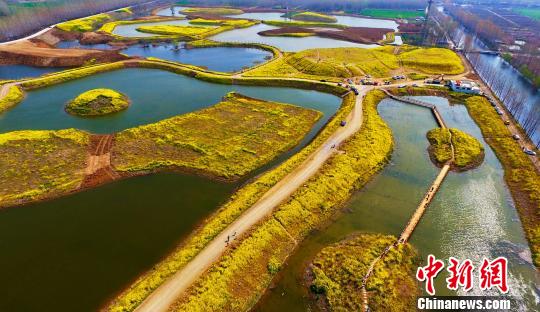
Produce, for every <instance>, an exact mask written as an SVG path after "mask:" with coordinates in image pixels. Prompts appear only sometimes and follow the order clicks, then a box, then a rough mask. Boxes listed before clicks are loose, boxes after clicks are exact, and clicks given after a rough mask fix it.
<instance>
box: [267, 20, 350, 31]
mask: <svg viewBox="0 0 540 312" xmlns="http://www.w3.org/2000/svg"><path fill="white" fill-rule="evenodd" d="M263 23H264V24H266V25H270V26H277V27H305V28H309V27H326V28H338V29H345V28H347V26H345V25H341V24H335V23H325V22H306V21H263Z"/></svg>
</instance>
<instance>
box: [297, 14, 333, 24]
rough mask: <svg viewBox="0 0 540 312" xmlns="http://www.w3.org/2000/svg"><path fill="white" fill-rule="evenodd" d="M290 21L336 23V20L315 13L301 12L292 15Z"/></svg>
mask: <svg viewBox="0 0 540 312" xmlns="http://www.w3.org/2000/svg"><path fill="white" fill-rule="evenodd" d="M291 19H293V20H298V21H306V22H321V23H337V18H335V17H333V16H328V15H326V14H321V13H315V12H302V13H298V14H293V15H292V16H291Z"/></svg>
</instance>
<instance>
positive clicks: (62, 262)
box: [0, 174, 236, 312]
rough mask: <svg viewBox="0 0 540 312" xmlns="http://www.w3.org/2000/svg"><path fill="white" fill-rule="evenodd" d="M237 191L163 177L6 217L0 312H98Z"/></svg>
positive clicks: (0, 217) (4, 213) (0, 218)
mask: <svg viewBox="0 0 540 312" xmlns="http://www.w3.org/2000/svg"><path fill="white" fill-rule="evenodd" d="M235 186H236V185H234V184H222V183H216V182H211V181H208V180H206V179H202V178H197V177H190V176H183V175H174V174H158V175H153V176H147V177H139V178H133V179H129V180H125V181H120V182H116V183H113V184H109V185H105V186H103V187H100V188H98V189H94V190H89V191H85V192H82V193H78V194H74V195H71V196H68V197H64V198H60V199H57V200H54V201H50V202H43V203H39V204H34V205H29V206H25V207H19V208H11V209H6V210H1V211H0V249H1V250H2V256H1V257H0V276H1V279H2V283H0V293H2V296H1V298H2V299H1V300H0V311H10V312H12V311H70V312H73V311H96V310H97V309H98V308H99V307H100V306H101V305H102V304H104V303H105V302H106V301H107V300H108V299H109V298H110V297H111V296H113V295H114V294H116V293H117V292H119V291H120V290H121V289H122V288H123V287H125V286H126V284H129V282H130V281H133V280H134V279H135V278H136V277H137V276H138V275H139V274H141V273H142V272H144V271H146V270H148V269H150V268H151V267H152V266H153V265H154V264H156V263H157V262H158V261H159V260H160V259H161V258H162V257H163V256H164V255H166V254H167V253H168V252H169V251H170V250H171V249H172V248H174V247H175V246H176V245H177V244H178V243H179V242H180V241H181V240H182V238H184V237H186V235H188V234H189V233H190V232H191V231H192V230H193V227H194V226H195V225H196V224H197V223H198V222H200V220H202V219H204V218H205V217H206V216H208V215H209V214H210V213H211V212H212V211H213V210H214V209H215V208H216V207H217V206H219V205H220V204H221V203H223V202H224V201H226V200H227V199H228V197H229V196H230V194H231V193H232V191H233V189H234V187H235Z"/></svg>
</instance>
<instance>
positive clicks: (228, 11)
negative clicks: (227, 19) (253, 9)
mask: <svg viewBox="0 0 540 312" xmlns="http://www.w3.org/2000/svg"><path fill="white" fill-rule="evenodd" d="M182 13H184V14H210V15H239V14H242V13H244V11H242V10H240V9H233V8H185V9H184V10H182Z"/></svg>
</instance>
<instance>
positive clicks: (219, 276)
mask: <svg viewBox="0 0 540 312" xmlns="http://www.w3.org/2000/svg"><path fill="white" fill-rule="evenodd" d="M383 98H384V94H383V93H382V92H380V91H374V92H372V93H370V94H369V95H368V96H366V98H365V100H364V108H363V109H364V123H363V125H362V129H361V131H359V132H358V133H357V134H355V135H354V136H353V137H351V138H350V139H349V140H348V141H347V142H346V143H344V144H343V146H342V147H340V149H341V150H343V151H344V153H336V154H335V155H334V156H332V157H331V158H330V159H329V160H328V162H327V163H326V164H325V165H324V166H323V167H322V168H321V170H320V171H319V172H318V173H317V174H316V175H315V176H314V177H312V178H311V179H310V180H309V181H308V182H307V183H306V184H305V185H304V187H302V188H300V189H298V190H297V191H296V192H295V193H294V194H293V195H292V196H291V198H290V200H289V201H287V202H285V203H283V204H281V205H280V206H279V207H278V208H276V210H275V211H274V213H273V214H272V216H271V217H269V218H268V219H266V220H265V221H262V222H261V223H260V224H259V225H258V226H257V227H255V228H254V229H253V230H252V231H251V233H249V234H248V235H246V236H245V237H243V238H241V240H240V241H239V242H238V243H237V245H236V246H235V248H233V249H231V250H229V251H228V252H227V253H226V254H225V255H224V256H222V258H221V260H220V261H219V262H217V263H215V264H214V265H213V266H212V267H211V268H210V269H209V271H208V272H207V273H205V274H204V275H203V276H202V277H201V278H200V279H198V281H197V282H196V283H195V284H194V285H193V286H192V287H191V289H190V290H189V291H188V292H186V294H185V295H184V296H183V297H182V298H180V299H179V301H178V302H177V303H176V305H175V307H174V310H177V311H211V310H212V311H229V310H234V311H245V310H248V309H249V308H250V307H251V306H252V305H253V304H254V303H255V302H256V301H257V299H258V298H259V296H260V295H261V294H262V292H264V290H265V289H266V287H268V285H269V283H270V281H271V279H272V278H273V277H274V276H275V274H276V273H277V271H278V270H279V267H280V266H281V265H282V264H283V263H284V261H285V260H286V258H287V257H288V256H289V255H290V254H291V253H292V252H293V251H294V249H295V247H296V241H301V240H302V239H303V238H305V237H306V235H308V234H309V232H310V231H312V230H314V229H316V228H317V227H320V226H323V225H324V224H325V223H326V222H328V221H329V219H330V218H331V216H333V215H334V214H335V213H336V212H337V211H339V207H340V204H342V203H343V202H345V201H346V200H347V199H348V198H349V196H350V194H351V193H352V192H353V191H354V190H355V189H358V188H360V187H362V186H363V185H365V183H367V182H368V181H369V180H370V179H371V178H372V177H373V175H375V174H376V173H377V172H378V171H379V170H380V169H381V168H383V167H384V165H385V164H386V162H387V161H388V158H389V156H390V153H391V151H392V135H391V130H390V129H389V128H388V127H387V126H386V124H385V123H384V121H383V120H382V119H381V118H380V117H379V115H378V113H377V109H376V107H377V104H378V103H379V101H380V100H381V99H383ZM239 276H241V278H238V277H239Z"/></svg>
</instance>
